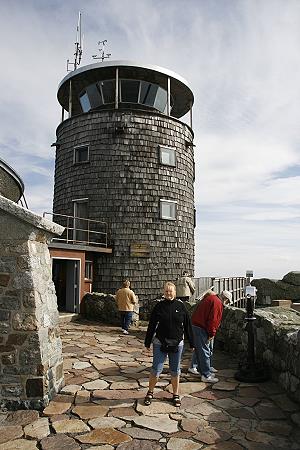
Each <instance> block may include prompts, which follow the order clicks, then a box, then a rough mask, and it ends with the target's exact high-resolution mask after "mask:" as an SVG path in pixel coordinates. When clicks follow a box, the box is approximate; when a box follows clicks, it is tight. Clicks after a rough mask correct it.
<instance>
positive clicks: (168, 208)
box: [160, 199, 177, 220]
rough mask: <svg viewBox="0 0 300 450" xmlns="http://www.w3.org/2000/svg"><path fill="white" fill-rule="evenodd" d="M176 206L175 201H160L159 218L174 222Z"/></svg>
mask: <svg viewBox="0 0 300 450" xmlns="http://www.w3.org/2000/svg"><path fill="white" fill-rule="evenodd" d="M176 206H177V202H176V201H173V200H165V199H160V218H161V219H165V220H176Z"/></svg>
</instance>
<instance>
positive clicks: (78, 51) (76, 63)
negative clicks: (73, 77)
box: [67, 11, 83, 72]
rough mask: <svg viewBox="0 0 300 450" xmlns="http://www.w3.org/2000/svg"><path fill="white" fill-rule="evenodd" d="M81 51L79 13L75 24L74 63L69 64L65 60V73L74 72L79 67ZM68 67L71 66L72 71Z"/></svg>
mask: <svg viewBox="0 0 300 450" xmlns="http://www.w3.org/2000/svg"><path fill="white" fill-rule="evenodd" d="M82 49H83V36H82V35H81V12H80V11H79V14H78V23H77V29H76V42H75V53H74V62H71V61H69V59H67V72H71V71H72V70H76V69H77V67H78V66H79V65H80V63H81V57H82ZM69 66H73V69H69Z"/></svg>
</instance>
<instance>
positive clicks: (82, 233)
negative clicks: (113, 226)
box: [43, 212, 108, 247]
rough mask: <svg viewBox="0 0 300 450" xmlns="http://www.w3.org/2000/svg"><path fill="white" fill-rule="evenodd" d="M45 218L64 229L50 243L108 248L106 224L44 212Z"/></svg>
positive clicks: (99, 221)
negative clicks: (49, 217) (49, 218)
mask: <svg viewBox="0 0 300 450" xmlns="http://www.w3.org/2000/svg"><path fill="white" fill-rule="evenodd" d="M47 216H51V220H52V221H54V222H57V223H59V225H62V226H63V227H65V230H64V232H63V234H62V235H61V236H59V237H55V238H53V239H52V242H65V243H67V244H77V245H78V244H79V245H86V246H90V245H93V246H100V247H108V238H107V236H108V226H107V222H104V221H101V220H95V219H87V218H85V217H77V216H68V215H66V214H57V213H49V212H44V213H43V217H47ZM93 228H94V229H93Z"/></svg>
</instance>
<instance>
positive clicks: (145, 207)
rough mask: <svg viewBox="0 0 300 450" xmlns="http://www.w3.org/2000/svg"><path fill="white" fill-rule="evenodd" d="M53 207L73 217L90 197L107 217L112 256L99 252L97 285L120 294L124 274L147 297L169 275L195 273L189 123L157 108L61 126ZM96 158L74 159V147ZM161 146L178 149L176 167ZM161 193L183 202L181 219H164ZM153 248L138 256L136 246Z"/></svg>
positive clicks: (96, 214) (96, 115)
mask: <svg viewBox="0 0 300 450" xmlns="http://www.w3.org/2000/svg"><path fill="white" fill-rule="evenodd" d="M57 142H58V143H59V146H58V147H57V153H56V166H55V187H54V204H53V211H54V212H55V213H60V214H68V215H73V202H72V200H74V199H80V198H87V199H88V208H89V218H90V219H96V220H104V221H106V222H107V223H108V229H109V233H110V241H111V244H112V246H113V254H112V255H104V254H103V255H101V254H99V255H98V256H97V258H96V261H95V265H94V269H95V270H94V283H93V290H94V291H97V292H104V293H111V292H115V291H116V290H117V289H118V288H119V287H120V285H121V282H122V280H123V279H124V278H129V279H130V280H131V282H132V284H131V286H132V289H133V290H134V291H135V292H136V294H137V295H138V296H139V298H140V299H141V300H143V299H145V298H146V299H153V298H156V297H157V296H158V295H159V294H160V292H161V288H162V286H163V284H164V282H165V281H167V280H176V278H177V277H178V275H181V273H182V270H183V269H186V270H188V271H189V272H191V273H192V274H193V272H194V150H193V146H192V142H193V133H192V131H191V129H190V128H189V127H188V126H187V125H186V124H184V123H183V122H180V121H179V120H177V119H174V118H172V117H167V116H166V115H164V114H160V113H158V112H155V111H144V110H131V111H124V110H122V111H121V110H102V111H93V112H89V113H86V114H82V115H79V116H76V117H72V118H71V119H68V120H65V121H64V122H63V123H62V124H60V126H59V127H58V129H57ZM80 145H88V146H89V154H90V160H89V162H88V163H84V164H74V147H75V146H80ZM159 145H163V146H168V147H171V148H174V149H175V152H176V166H175V167H171V166H167V165H162V164H161V163H160V161H159ZM160 199H167V200H173V201H176V202H177V213H176V220H164V219H161V218H160ZM136 243H137V244H145V247H147V246H148V248H149V253H147V252H146V253H145V254H144V255H142V256H144V257H139V256H134V255H132V254H131V252H130V249H131V248H132V246H133V245H134V244H136Z"/></svg>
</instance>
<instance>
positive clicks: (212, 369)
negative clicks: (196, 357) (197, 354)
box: [210, 367, 218, 373]
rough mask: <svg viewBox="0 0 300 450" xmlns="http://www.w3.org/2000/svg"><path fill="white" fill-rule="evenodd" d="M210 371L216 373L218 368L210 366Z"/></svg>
mask: <svg viewBox="0 0 300 450" xmlns="http://www.w3.org/2000/svg"><path fill="white" fill-rule="evenodd" d="M210 371H211V372H212V373H217V372H218V369H215V368H214V367H211V368H210Z"/></svg>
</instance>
